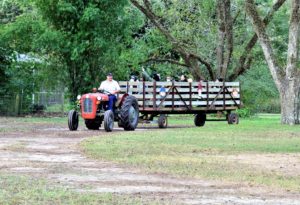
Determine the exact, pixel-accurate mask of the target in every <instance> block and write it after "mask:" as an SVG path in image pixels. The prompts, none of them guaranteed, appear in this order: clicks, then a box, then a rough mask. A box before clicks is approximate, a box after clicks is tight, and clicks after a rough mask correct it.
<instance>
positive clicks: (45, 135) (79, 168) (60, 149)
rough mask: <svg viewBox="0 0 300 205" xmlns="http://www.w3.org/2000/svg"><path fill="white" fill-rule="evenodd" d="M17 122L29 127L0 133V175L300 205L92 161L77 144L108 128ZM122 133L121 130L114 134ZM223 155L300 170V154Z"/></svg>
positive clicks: (269, 192)
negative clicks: (72, 127) (96, 129)
mask: <svg viewBox="0 0 300 205" xmlns="http://www.w3.org/2000/svg"><path fill="white" fill-rule="evenodd" d="M0 124H1V128H4V129H5V128H11V122H10V119H7V118H0ZM13 124H14V127H23V126H24V127H23V128H24V130H22V131H20V130H18V129H7V131H5V132H0V173H9V174H18V175H29V176H31V177H40V178H43V179H47V180H48V181H49V183H51V184H54V185H55V184H60V185H63V186H67V187H69V188H72V189H74V190H76V191H78V192H95V193H103V192H111V193H116V194H129V195H134V196H139V197H142V198H144V199H147V200H152V199H156V200H161V201H162V202H164V201H169V202H170V203H172V204H272V205H273V204H300V193H291V192H287V191H284V190H273V189H269V188H267V187H253V186H251V185H247V184H241V183H227V182H220V181H211V180H199V179H192V178H178V177H173V176H170V175H166V174H145V173H143V172H142V171H140V170H137V169H133V168H130V167H125V166H121V165H118V164H115V163H111V162H104V161H97V160H93V159H89V158H87V157H86V156H84V155H83V154H82V153H80V151H79V150H78V149H77V145H78V143H79V142H81V141H82V140H83V139H85V138H87V137H90V136H95V135H97V136H101V135H103V136H104V135H107V133H105V132H104V131H103V130H100V131H88V130H86V129H85V128H82V127H80V129H79V131H76V132H70V131H69V130H68V129H67V128H66V125H59V124H53V123H49V124H48V125H47V124H45V123H43V124H41V125H36V124H34V123H33V124H30V123H25V122H21V123H18V122H14V123H13ZM118 131H121V130H117V131H114V132H113V133H111V134H115V133H118ZM137 131H146V130H145V128H141V129H138V130H137ZM221 157H225V158H226V160H231V161H239V162H242V163H246V164H247V165H251V166H252V165H253V166H254V167H262V166H263V167H264V168H266V169H270V170H275V171H280V170H281V169H282V168H281V167H284V169H285V171H286V172H288V173H289V174H291V175H295V174H299V155H294V154H288V155H277V154H276V155H272V154H263V155H262V154H257V155H252V154H245V155H242V154H239V155H232V156H231V155H229V156H221ZM294 164H295V166H294Z"/></svg>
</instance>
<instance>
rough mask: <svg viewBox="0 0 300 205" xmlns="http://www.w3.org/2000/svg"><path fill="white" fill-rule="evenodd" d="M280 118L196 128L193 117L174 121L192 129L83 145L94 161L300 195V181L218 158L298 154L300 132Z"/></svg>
mask: <svg viewBox="0 0 300 205" xmlns="http://www.w3.org/2000/svg"><path fill="white" fill-rule="evenodd" d="M279 122H280V117H279V116H278V115H273V116H269V115H268V116H260V117H255V118H251V119H243V120H241V122H240V124H239V125H231V126H230V125H228V124H227V123H226V122H207V123H206V125H205V126H204V127H194V126H193V119H192V118H190V117H186V116H184V117H179V116H175V117H170V120H169V124H171V125H179V126H180V125H181V126H182V125H186V126H188V127H181V128H169V129H163V130H161V129H160V130H158V129H157V130H153V129H151V130H149V131H135V132H122V133H118V135H109V136H108V135H107V136H103V135H101V137H94V138H90V139H88V140H86V141H84V142H82V143H81V147H82V150H83V151H84V152H85V153H86V154H87V155H89V156H90V157H93V158H97V159H102V160H111V161H115V162H119V163H123V164H127V165H130V166H135V167H138V168H141V169H144V170H145V171H147V172H162V173H169V174H174V175H178V176H189V177H196V178H208V179H217V180H226V181H237V182H246V183H250V184H252V183H253V184H263V185H267V186H272V187H279V188H285V189H291V190H297V191H299V190H300V187H299V183H298V182H299V181H300V175H299V174H298V175H296V176H292V177H291V176H285V175H282V174H281V173H273V172H270V171H268V170H256V169H253V168H252V167H250V166H246V165H245V164H241V163H239V162H235V163H234V162H230V161H226V160H224V158H220V156H224V155H229V154H239V153H247V154H257V153H262V154H263V153H274V154H280V153H300V126H285V125H280V124H279Z"/></svg>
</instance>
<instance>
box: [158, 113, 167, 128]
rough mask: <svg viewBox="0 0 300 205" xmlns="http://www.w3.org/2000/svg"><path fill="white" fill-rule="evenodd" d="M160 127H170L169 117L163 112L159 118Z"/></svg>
mask: <svg viewBox="0 0 300 205" xmlns="http://www.w3.org/2000/svg"><path fill="white" fill-rule="evenodd" d="M158 127H159V128H167V127H168V117H167V116H166V115H165V114H162V115H160V116H159V118H158Z"/></svg>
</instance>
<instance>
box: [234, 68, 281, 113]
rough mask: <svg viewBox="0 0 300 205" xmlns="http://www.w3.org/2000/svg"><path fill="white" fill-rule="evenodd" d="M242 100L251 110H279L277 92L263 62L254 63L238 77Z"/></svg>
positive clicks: (271, 111) (274, 111)
mask: <svg viewBox="0 0 300 205" xmlns="http://www.w3.org/2000/svg"><path fill="white" fill-rule="evenodd" d="M238 80H240V81H241V83H242V85H241V86H242V100H243V103H244V105H245V107H246V108H248V109H249V110H250V111H251V112H254V113H256V112H270V113H279V112H280V101H279V93H278V91H277V89H276V86H275V84H274V82H273V80H272V77H271V75H270V73H269V70H268V68H267V65H266V64H265V63H263V62H262V63H256V64H254V65H253V67H252V68H251V69H250V70H248V72H247V73H246V74H245V75H243V76H241V77H239V79H238Z"/></svg>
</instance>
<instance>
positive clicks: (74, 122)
mask: <svg viewBox="0 0 300 205" xmlns="http://www.w3.org/2000/svg"><path fill="white" fill-rule="evenodd" d="M78 123H79V117H78V112H77V111H76V110H70V111H69V114H68V126H69V130H71V131H74V130H77V128H78Z"/></svg>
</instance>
